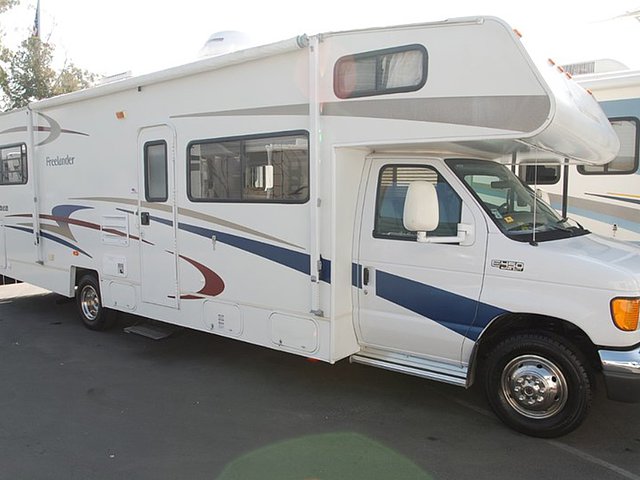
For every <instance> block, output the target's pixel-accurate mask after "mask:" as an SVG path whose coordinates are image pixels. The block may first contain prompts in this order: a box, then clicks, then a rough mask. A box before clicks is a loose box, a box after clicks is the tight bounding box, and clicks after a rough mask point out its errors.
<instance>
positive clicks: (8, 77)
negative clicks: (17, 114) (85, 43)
mask: <svg viewBox="0 0 640 480" xmlns="http://www.w3.org/2000/svg"><path fill="white" fill-rule="evenodd" d="M17 3H18V0H0V14H1V13H2V12H4V11H6V10H8V9H9V8H11V7H12V6H14V5H16V4H17ZM54 53H55V49H54V46H53V45H52V44H50V43H47V42H43V41H42V40H41V39H40V37H38V36H34V35H32V36H30V37H29V38H27V39H26V40H24V41H23V42H22V43H21V44H20V47H18V49H17V50H15V51H11V50H9V49H8V48H5V47H4V46H3V45H2V44H1V43H0V107H1V108H2V109H4V110H11V109H14V108H20V107H24V106H25V105H27V104H28V103H29V102H31V101H34V100H40V99H43V98H49V97H53V96H55V95H61V94H63V93H70V92H73V91H76V90H80V89H83V88H87V87H89V86H91V84H92V83H93V82H94V81H95V79H96V76H95V75H94V74H92V73H90V72H88V71H86V70H82V69H80V68H78V67H77V66H75V65H74V64H73V63H72V62H70V61H68V60H67V61H65V64H64V65H63V67H62V68H61V69H60V70H58V71H56V70H55V69H54V68H53V66H52V61H53V55H54Z"/></svg>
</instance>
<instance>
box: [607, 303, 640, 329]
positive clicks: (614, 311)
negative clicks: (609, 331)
mask: <svg viewBox="0 0 640 480" xmlns="http://www.w3.org/2000/svg"><path fill="white" fill-rule="evenodd" d="M638 317H640V298H614V299H613V300H611V318H613V323H615V324H616V327H618V328H619V329H620V330H624V331H625V332H633V331H634V330H637V329H638Z"/></svg>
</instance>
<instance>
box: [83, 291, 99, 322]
mask: <svg viewBox="0 0 640 480" xmlns="http://www.w3.org/2000/svg"><path fill="white" fill-rule="evenodd" d="M80 307H81V308H82V313H83V315H84V316H85V318H86V319H87V320H89V321H90V322H93V321H95V319H96V318H98V314H99V313H100V298H99V297H98V292H97V291H96V289H95V288H93V287H92V286H91V285H86V286H85V287H84V288H83V289H82V292H80Z"/></svg>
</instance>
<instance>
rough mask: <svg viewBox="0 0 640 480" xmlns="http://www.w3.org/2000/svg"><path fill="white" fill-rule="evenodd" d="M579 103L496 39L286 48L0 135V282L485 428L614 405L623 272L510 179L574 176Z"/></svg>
mask: <svg viewBox="0 0 640 480" xmlns="http://www.w3.org/2000/svg"><path fill="white" fill-rule="evenodd" d="M618 149H619V142H618V139H617V137H616V134H615V132H614V131H613V129H612V127H611V124H610V123H609V121H608V120H607V117H606V116H605V114H604V113H603V111H602V110H601V108H600V106H599V105H598V103H597V102H596V100H595V99H594V98H593V97H592V96H591V95H590V94H589V93H588V92H586V91H585V90H584V89H583V88H582V87H581V86H580V85H578V84H577V83H576V82H575V81H573V80H572V79H570V78H568V76H567V75H565V74H564V73H563V72H561V71H559V70H558V68H557V67H556V66H554V65H551V64H550V63H548V62H546V61H545V62H543V63H542V64H540V65H538V64H536V63H534V61H533V60H532V59H531V58H530V56H529V55H528V53H527V51H526V50H525V48H524V46H523V43H522V39H521V38H520V36H519V35H518V34H517V33H516V32H514V31H513V30H512V29H511V28H510V27H509V26H508V25H506V24H505V23H504V22H503V21H501V20H499V19H496V18H492V17H485V18H462V19H455V20H446V21H442V22H437V23H426V24H418V25H407V26H399V27H387V28H372V29H366V30H358V31H346V32H337V33H326V34H321V35H315V36H310V37H307V36H300V37H297V38H293V39H290V40H286V41H282V42H279V43H275V44H271V45H266V46H260V47H255V48H250V49H246V50H241V51H237V52H233V53H229V54H225V55H219V56H215V57H211V58H206V59H202V60H199V61H197V62H195V63H192V64H188V65H185V66H180V67H176V68H172V69H169V70H166V71H162V72H158V73H153V74H149V75H145V76H140V77H135V78H129V79H125V80H122V81H119V82H115V83H112V84H106V85H102V86H98V87H94V88H90V89H88V90H84V91H80V92H76V93H72V94H68V95H63V96H60V97H55V98H51V99H47V100H42V101H36V102H33V103H31V104H30V105H29V106H28V107H26V108H24V109H21V110H17V111H12V112H9V113H6V114H3V115H1V116H0V154H1V156H2V157H1V158H2V163H1V165H2V167H1V170H0V178H1V181H0V195H1V196H0V198H1V199H2V200H1V202H0V203H1V204H2V209H1V210H0V221H1V230H0V274H2V275H6V276H8V277H13V278H17V279H20V280H23V281H26V282H30V283H33V284H35V285H38V286H41V287H43V288H46V289H49V290H52V291H54V292H57V293H58V294H61V295H64V296H66V297H75V299H76V302H77V306H78V311H79V314H80V317H81V318H82V321H83V322H84V324H85V325H86V326H87V327H89V328H91V329H95V330H100V329H104V328H107V327H109V326H111V325H112V324H113V318H114V317H113V314H114V313H115V312H117V311H121V312H129V313H134V314H136V315H140V316H143V317H148V318H150V319H153V320H157V321H160V322H166V323H169V324H175V325H179V326H182V327H188V328H192V329H196V330H201V331H204V332H210V333H214V334H217V335H222V336H226V337H231V338H235V339H238V340H241V341H245V342H250V343H252V344H257V345H262V346H265V347H269V348H273V349H277V350H281V351H283V352H289V353H293V354H297V355H301V356H304V357H312V358H315V359H319V360H323V361H325V362H329V363H334V362H337V361H339V360H342V359H350V360H351V361H352V362H357V363H361V364H365V365H370V366H374V367H380V368H384V369H388V370H392V371H396V372H400V373H406V374H410V375H416V376H419V377H423V378H426V379H429V380H438V381H442V382H446V383H449V384H453V385H459V386H462V387H470V386H471V385H472V384H474V383H478V384H481V385H483V388H484V389H485V390H486V394H487V397H488V399H489V402H490V404H491V406H492V408H493V410H494V411H495V413H496V414H497V416H498V417H499V418H500V419H501V420H503V421H504V422H505V423H506V424H508V425H509V426H511V427H513V428H515V429H517V430H519V431H521V432H524V433H527V434H530V435H534V436H545V437H552V436H558V435H562V434H565V433H567V432H569V431H571V430H572V429H574V428H576V427H577V426H578V425H579V424H580V423H581V422H582V421H583V419H584V418H585V416H586V415H587V412H588V410H589V407H590V403H591V398H592V388H593V386H594V384H595V382H596V379H597V378H598V376H603V377H604V381H605V383H606V388H607V392H608V395H609V397H610V398H611V399H614V400H622V401H638V400H640V330H639V329H638V311H639V306H640V249H638V248H637V247H635V246H631V245H628V244H624V243H618V242H616V241H614V240H611V239H606V238H603V237H600V236H597V235H595V234H592V233H590V232H589V231H587V230H585V229H584V228H582V227H580V226H579V225H578V224H577V223H575V222H573V221H572V220H570V219H567V218H562V217H561V216H560V215H559V214H557V213H556V211H555V210H554V209H552V208H551V207H550V206H549V205H548V204H547V203H545V202H544V201H543V200H542V199H540V198H538V195H537V194H536V193H535V189H532V188H529V187H528V186H527V185H526V184H525V183H524V182H523V181H521V180H520V179H519V178H518V176H517V174H516V173H514V172H516V169H517V166H518V164H519V162H521V161H527V162H530V161H531V160H532V159H535V158H536V156H540V158H544V159H547V160H548V159H549V158H554V159H555V161H556V162H557V164H558V165H565V164H570V165H583V166H585V168H587V169H590V168H599V166H601V165H604V164H606V163H607V162H608V161H610V160H611V159H612V158H614V157H615V155H616V154H617V152H618Z"/></svg>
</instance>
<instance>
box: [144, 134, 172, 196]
mask: <svg viewBox="0 0 640 480" xmlns="http://www.w3.org/2000/svg"><path fill="white" fill-rule="evenodd" d="M144 188H145V192H144V193H145V198H146V200H147V201H148V202H166V201H167V199H168V198H169V193H168V192H169V188H168V181H167V143H166V142H165V141H164V140H160V141H157V142H147V143H145V144H144Z"/></svg>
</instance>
